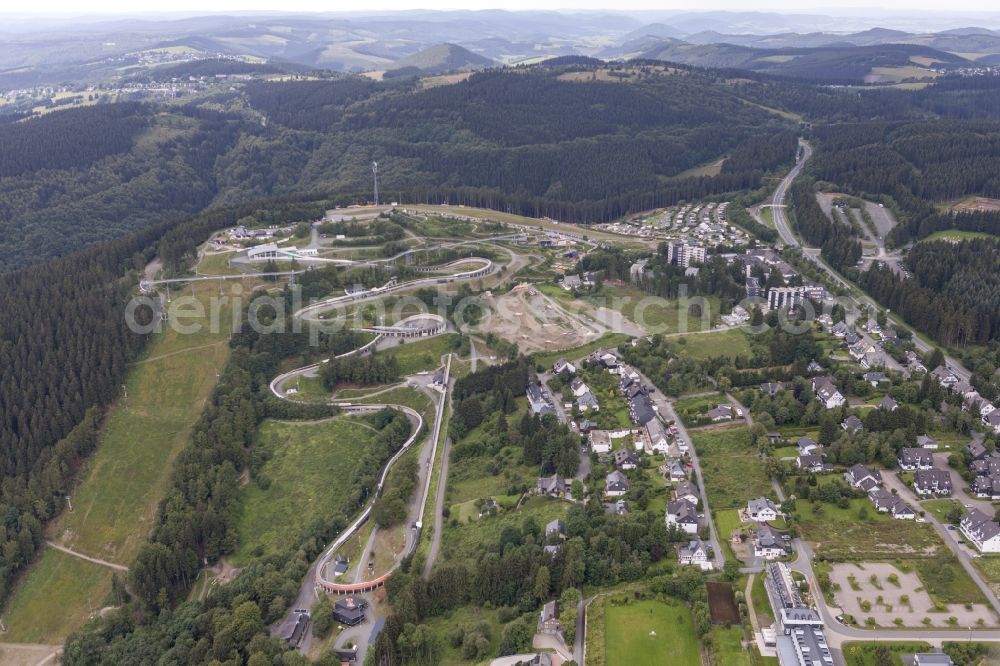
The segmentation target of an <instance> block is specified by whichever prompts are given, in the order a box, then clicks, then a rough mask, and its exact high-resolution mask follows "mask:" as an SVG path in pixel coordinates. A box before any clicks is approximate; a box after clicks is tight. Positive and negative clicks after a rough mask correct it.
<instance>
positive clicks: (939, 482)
mask: <svg viewBox="0 0 1000 666" xmlns="http://www.w3.org/2000/svg"><path fill="white" fill-rule="evenodd" d="M913 489H914V490H915V491H917V494H918V495H925V496H926V495H951V474H949V473H948V470H946V469H918V470H917V471H916V473H915V474H914V475H913Z"/></svg>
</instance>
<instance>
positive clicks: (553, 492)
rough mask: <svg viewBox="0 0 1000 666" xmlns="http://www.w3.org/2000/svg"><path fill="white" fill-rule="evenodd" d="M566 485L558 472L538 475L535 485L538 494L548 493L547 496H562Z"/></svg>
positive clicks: (567, 485)
mask: <svg viewBox="0 0 1000 666" xmlns="http://www.w3.org/2000/svg"><path fill="white" fill-rule="evenodd" d="M568 487H569V484H567V483H566V479H564V478H563V477H561V476H559V475H558V474H553V475H552V476H542V477H539V479H538V484H537V485H536V486H535V488H536V489H537V491H538V493H539V494H540V495H548V496H549V497H562V496H563V495H565V494H566V490H567V488H568Z"/></svg>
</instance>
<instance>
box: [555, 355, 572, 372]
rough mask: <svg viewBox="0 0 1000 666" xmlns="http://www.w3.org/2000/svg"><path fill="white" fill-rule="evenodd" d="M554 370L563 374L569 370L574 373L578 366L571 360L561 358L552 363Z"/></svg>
mask: <svg viewBox="0 0 1000 666" xmlns="http://www.w3.org/2000/svg"><path fill="white" fill-rule="evenodd" d="M552 372H554V373H555V374H557V375H559V374H562V373H564V372H568V373H570V374H573V373H575V372H576V366H575V365H573V364H572V363H571V362H570V361H567V360H566V359H564V358H561V359H559V360H558V361H556V362H555V363H554V364H552Z"/></svg>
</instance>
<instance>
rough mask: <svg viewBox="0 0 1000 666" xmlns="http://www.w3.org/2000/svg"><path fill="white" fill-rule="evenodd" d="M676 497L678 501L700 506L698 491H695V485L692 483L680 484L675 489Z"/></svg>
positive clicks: (683, 482)
mask: <svg viewBox="0 0 1000 666" xmlns="http://www.w3.org/2000/svg"><path fill="white" fill-rule="evenodd" d="M674 497H676V498H677V499H683V500H687V501H688V502H691V504H694V505H695V506H698V500H699V495H698V491H697V489H695V487H694V484H693V483H691V482H690V481H682V482H680V483H678V484H677V487H676V488H674Z"/></svg>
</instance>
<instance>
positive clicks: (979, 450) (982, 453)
mask: <svg viewBox="0 0 1000 666" xmlns="http://www.w3.org/2000/svg"><path fill="white" fill-rule="evenodd" d="M965 450H966V452H967V453H968V454H969V456H971V457H972V459H973V460H980V459H982V458H985V457H986V456H987V455H989V449H987V448H986V447H985V446H984V445H983V442H982V441H981V440H973V441H971V442H969V443H968V444H966V445H965Z"/></svg>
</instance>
